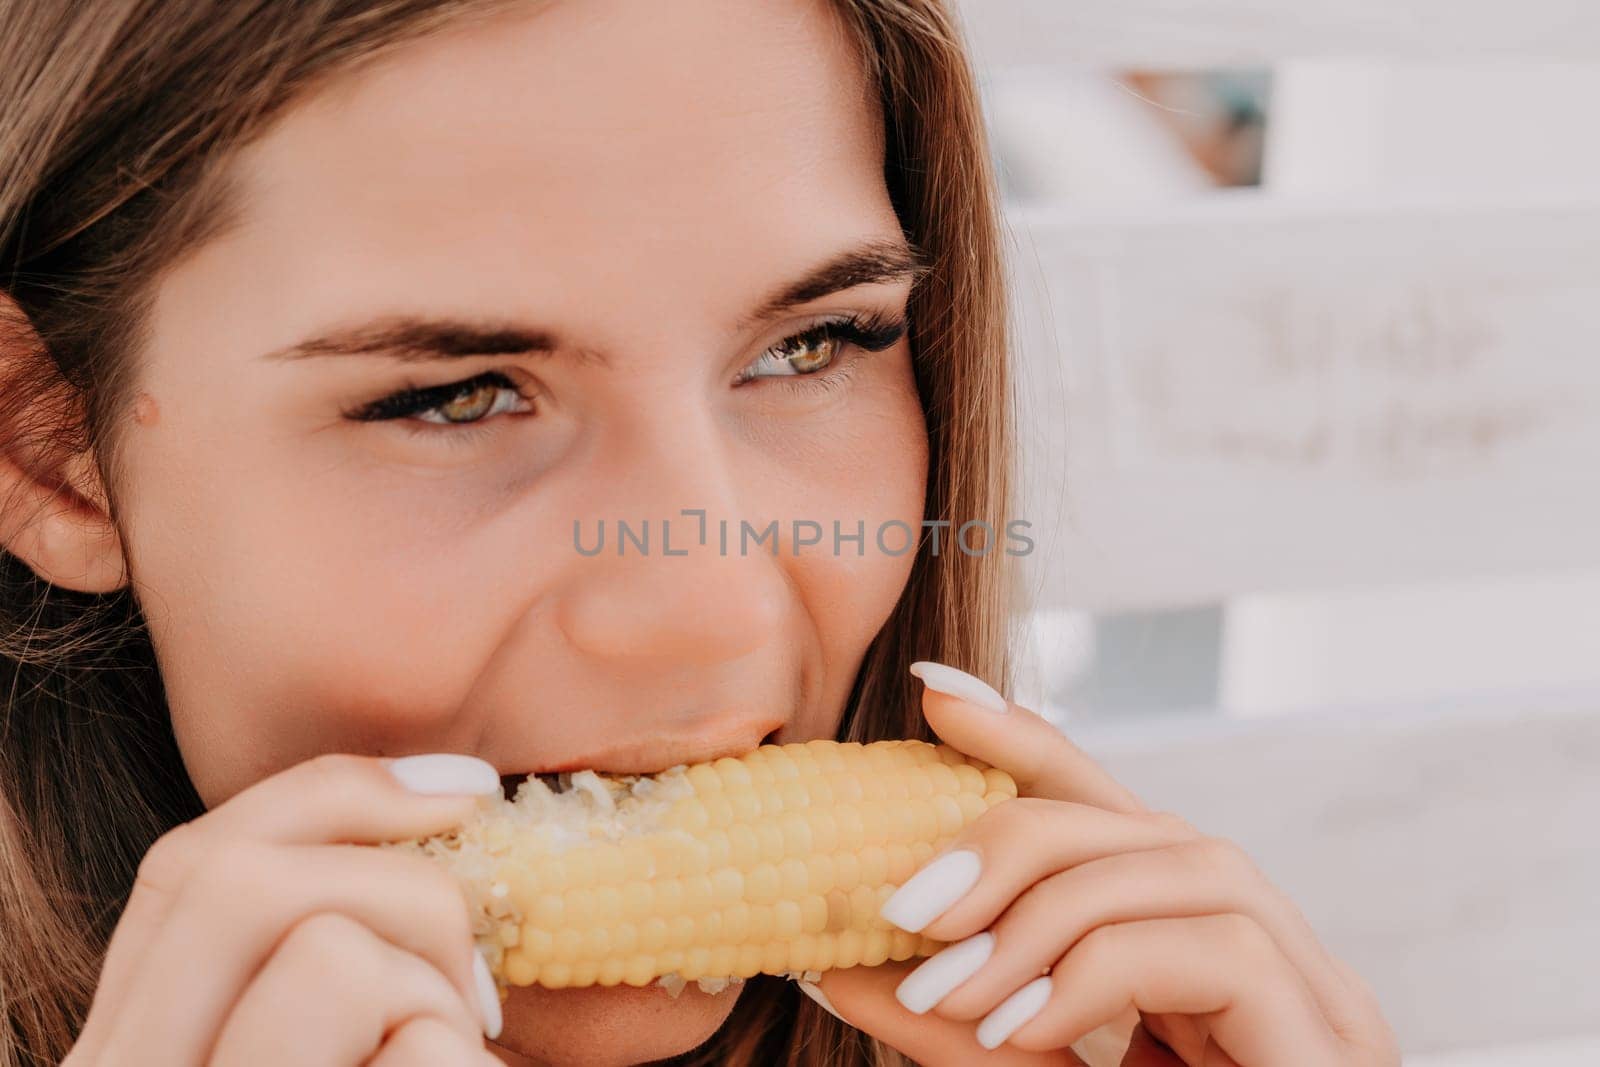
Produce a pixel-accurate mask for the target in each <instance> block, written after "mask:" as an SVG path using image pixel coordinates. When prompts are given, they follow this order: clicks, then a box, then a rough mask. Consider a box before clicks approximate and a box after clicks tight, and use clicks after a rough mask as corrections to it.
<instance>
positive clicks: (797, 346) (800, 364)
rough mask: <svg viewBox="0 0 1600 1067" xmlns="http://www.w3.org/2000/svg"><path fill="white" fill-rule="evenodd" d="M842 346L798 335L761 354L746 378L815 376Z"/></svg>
mask: <svg viewBox="0 0 1600 1067" xmlns="http://www.w3.org/2000/svg"><path fill="white" fill-rule="evenodd" d="M843 345H844V342H843V341H842V340H840V339H839V338H838V337H834V336H825V337H808V336H806V335H805V334H799V335H797V336H795V337H791V338H789V339H788V340H786V341H784V342H783V343H782V344H778V345H774V346H773V347H771V348H769V349H768V350H767V351H765V352H763V353H761V356H760V358H758V359H757V360H756V361H755V363H753V364H751V373H750V377H752V378H760V377H774V376H779V375H786V374H815V373H816V372H817V371H819V370H822V369H823V368H824V367H826V366H828V365H829V364H830V363H832V362H833V360H834V357H835V356H837V355H838V354H839V349H840V348H841V347H843Z"/></svg>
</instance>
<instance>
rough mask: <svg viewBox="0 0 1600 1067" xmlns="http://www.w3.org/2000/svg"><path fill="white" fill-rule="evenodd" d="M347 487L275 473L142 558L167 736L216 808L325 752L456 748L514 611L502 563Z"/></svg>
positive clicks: (219, 500)
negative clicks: (377, 507)
mask: <svg viewBox="0 0 1600 1067" xmlns="http://www.w3.org/2000/svg"><path fill="white" fill-rule="evenodd" d="M335 483H336V479H335V478H334V477H332V476H331V475H330V476H328V477H326V478H322V479H319V478H318V477H316V476H315V475H308V476H304V477H301V478H298V479H289V480H284V479H278V478H275V477H273V476H271V475H268V474H265V473H263V474H262V476H260V477H257V478H255V479H253V482H252V491H251V492H250V493H247V494H242V493H237V492H230V491H226V490H222V489H219V490H217V491H215V492H213V493H212V494H210V496H209V501H208V502H207V503H206V504H205V505H204V506H203V507H200V508H197V509H196V512H195V513H196V514H199V515H203V516H204V521H203V522H200V523H196V524H191V525H186V526H185V527H183V529H182V534H183V536H182V537H181V538H174V539H172V540H170V541H169V540H164V539H161V538H159V536H156V537H152V538H151V539H148V540H147V541H146V543H145V544H144V545H142V546H140V547H141V549H142V551H141V557H142V563H143V566H142V570H143V572H144V573H143V574H142V575H141V579H142V582H143V584H144V585H145V586H146V587H147V588H150V589H153V590H159V595H153V596H152V597H150V598H149V599H150V610H149V614H150V616H151V618H150V622H151V632H152V636H153V638H154V640H155V642H156V647H157V653H158V656H159V659H160V663H161V669H162V676H163V678H164V680H165V682H166V687H167V696H168V702H169V706H170V707H171V711H172V720H173V729H174V732H175V735H176V736H177V739H178V743H179V747H180V749H181V750H182V752H183V754H184V759H185V762H186V764H187V766H188V768H189V772H190V775H191V777H192V778H193V780H194V781H195V785H196V788H197V789H198V790H199V791H200V793H201V796H202V797H203V798H205V799H206V800H207V801H208V803H209V802H213V801H214V800H215V799H219V798H225V797H226V796H229V795H231V794H232V793H233V792H236V791H237V790H238V789H240V788H242V787H243V786H245V785H247V784H249V783H250V782H252V781H255V780H257V779H259V778H261V777H264V776H266V775H268V774H271V773H273V772H275V771H277V770H281V769H283V768H285V767H287V766H290V765H291V764H293V763H296V762H299V761H300V760H302V759H305V758H307V757H309V756H311V755H314V754H316V753H318V752H324V751H364V752H369V753H373V754H382V753H384V752H386V751H389V752H392V751H398V750H400V749H402V748H405V749H407V750H410V749H413V748H415V746H417V745H419V744H429V743H432V744H439V745H448V744H450V743H451V741H452V740H457V739H455V738H452V736H451V733H450V732H451V731H452V730H459V729H461V728H463V724H462V722H461V721H460V716H459V712H460V704H461V702H462V698H463V694H464V693H466V692H467V691H468V689H469V688H470V686H471V682H472V679H473V678H474V676H475V674H476V672H477V671H478V670H479V669H481V666H482V660H483V656H484V653H485V650H486V649H489V648H492V647H493V646H494V643H495V640H496V639H497V635H498V634H499V633H500V632H502V631H503V630H504V629H505V628H506V626H507V625H508V622H507V617H508V614H509V613H511V612H514V611H515V610H517V607H518V600H517V598H516V597H508V596H506V595H505V592H506V590H505V588H504V587H502V586H501V585H498V584H497V582H496V568H497V565H498V564H497V562H496V561H497V560H500V559H501V558H502V556H503V553H501V552H499V551H491V550H489V549H488V548H487V547H486V546H483V545H478V544H475V543H474V541H473V539H472V538H471V537H470V536H469V537H466V538H463V537H462V536H461V535H460V532H459V531H458V530H453V529H448V528H443V527H438V526H436V525H435V524H433V523H429V522H419V521H416V519H415V518H413V519H412V521H409V522H407V521H404V519H403V518H401V517H399V516H391V517H390V521H374V515H373V514H372V511H371V508H370V507H369V506H366V504H371V503H373V502H372V501H367V502H366V504H364V503H363V501H362V499H361V493H360V492H359V491H358V492H356V493H355V494H352V492H351V486H350V484H349V483H348V482H346V481H337V484H335ZM413 514H415V513H413ZM179 541H181V543H178V542H179Z"/></svg>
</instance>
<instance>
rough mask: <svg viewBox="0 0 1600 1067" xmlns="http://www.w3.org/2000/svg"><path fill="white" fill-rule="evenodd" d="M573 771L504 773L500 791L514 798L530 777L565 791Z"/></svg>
mask: <svg viewBox="0 0 1600 1067" xmlns="http://www.w3.org/2000/svg"><path fill="white" fill-rule="evenodd" d="M782 732H783V727H782V726H779V727H777V728H775V729H773V730H771V731H769V732H768V733H767V734H766V735H765V736H763V737H762V738H761V740H760V742H759V744H761V745H771V744H776V743H777V742H778V735H779V734H781V733H782ZM707 755H710V753H707ZM698 758H699V757H697V758H696V759H685V760H680V761H678V762H680V763H694V762H697V759H698ZM674 766H675V764H674ZM583 769H585V770H592V771H595V772H596V773H598V774H617V775H624V774H626V775H637V774H639V773H640V772H639V771H637V770H629V771H619V770H616V769H611V768H606V767H604V766H589V767H585V768H583ZM656 770H658V771H664V770H666V767H664V766H663V767H658V768H656ZM573 773H574V772H573V771H522V772H519V773H516V774H502V775H501V776H500V792H501V793H502V794H503V795H504V796H505V798H506V799H507V800H512V799H514V798H515V797H516V795H517V790H518V789H519V788H521V786H522V783H523V782H526V781H527V780H528V779H529V778H537V779H539V780H540V781H541V782H543V783H544V784H545V785H546V786H548V787H549V788H550V790H551V791H552V792H555V793H565V792H567V791H568V790H569V789H571V788H572V775H573Z"/></svg>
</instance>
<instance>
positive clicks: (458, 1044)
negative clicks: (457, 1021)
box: [367, 1016, 502, 1067]
mask: <svg viewBox="0 0 1600 1067" xmlns="http://www.w3.org/2000/svg"><path fill="white" fill-rule="evenodd" d="M444 1065H449V1067H502V1061H501V1060H500V1059H499V1058H498V1057H496V1056H495V1055H494V1054H493V1053H491V1052H490V1051H489V1050H488V1049H486V1048H484V1047H483V1041H482V1040H481V1039H480V1040H478V1041H475V1042H469V1041H466V1040H465V1039H463V1038H462V1037H461V1035H460V1034H457V1033H456V1032H455V1031H454V1030H452V1029H450V1027H448V1026H446V1025H444V1024H443V1023H441V1022H439V1021H438V1020H436V1019H433V1018H431V1017H429V1016H422V1017H420V1018H416V1019H412V1020H410V1021H409V1022H407V1023H405V1024H404V1025H402V1026H401V1027H400V1029H399V1030H398V1031H396V1032H395V1034H394V1036H393V1037H391V1038H389V1040H388V1041H386V1042H385V1043H384V1046H383V1048H381V1049H379V1050H378V1054H377V1055H376V1056H374V1057H372V1059H370V1060H368V1061H367V1067H444Z"/></svg>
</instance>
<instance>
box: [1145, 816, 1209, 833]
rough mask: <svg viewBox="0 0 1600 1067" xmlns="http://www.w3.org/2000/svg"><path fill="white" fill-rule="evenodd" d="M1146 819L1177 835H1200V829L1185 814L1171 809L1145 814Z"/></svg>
mask: <svg viewBox="0 0 1600 1067" xmlns="http://www.w3.org/2000/svg"><path fill="white" fill-rule="evenodd" d="M1144 819H1145V820H1146V821H1147V822H1149V823H1150V824H1151V825H1153V826H1154V827H1155V828H1156V829H1158V830H1163V831H1166V832H1167V833H1170V834H1174V835H1175V836H1177V837H1184V838H1190V837H1199V836H1200V831H1198V830H1196V829H1195V828H1194V826H1193V824H1191V823H1190V822H1189V820H1187V819H1185V818H1184V817H1183V816H1181V815H1179V814H1177V813H1176V812H1171V811H1152V812H1149V813H1147V814H1146V815H1144Z"/></svg>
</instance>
